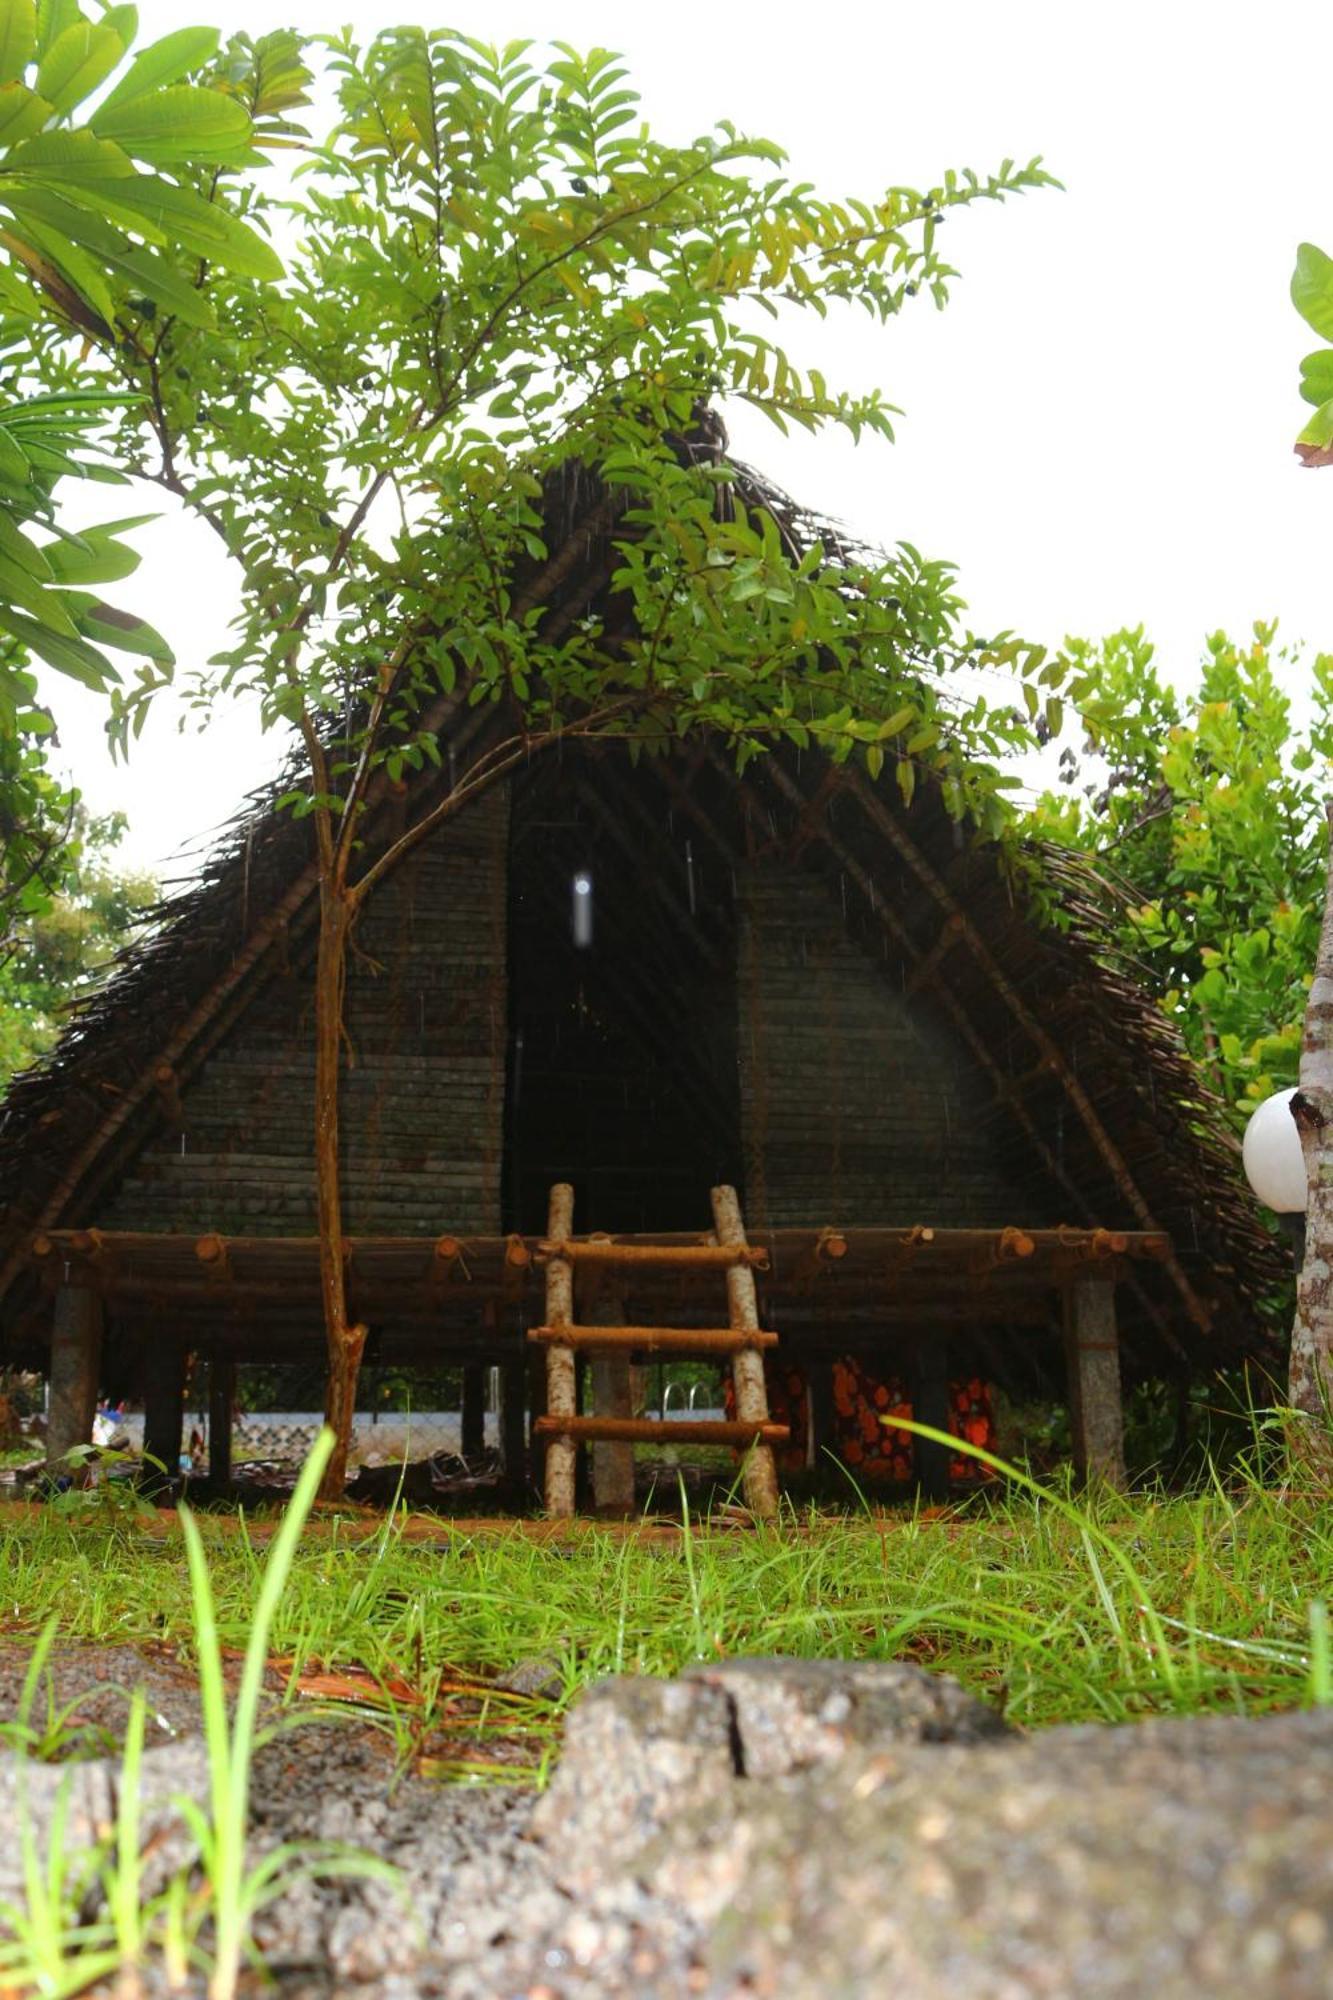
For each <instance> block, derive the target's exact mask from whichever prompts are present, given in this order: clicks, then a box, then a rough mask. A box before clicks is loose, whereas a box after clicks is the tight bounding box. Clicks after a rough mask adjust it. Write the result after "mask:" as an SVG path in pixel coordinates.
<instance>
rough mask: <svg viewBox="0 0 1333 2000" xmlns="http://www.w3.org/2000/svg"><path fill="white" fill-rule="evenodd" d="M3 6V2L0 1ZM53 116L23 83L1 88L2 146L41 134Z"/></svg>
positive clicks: (0, 132)
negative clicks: (37, 133)
mask: <svg viewBox="0 0 1333 2000" xmlns="http://www.w3.org/2000/svg"><path fill="white" fill-rule="evenodd" d="M0 5H3V0H0ZM50 116H51V107H50V105H49V104H48V103H47V101H46V99H45V98H44V97H39V96H38V95H37V93H36V91H35V90H29V89H28V87H27V85H26V84H23V83H6V84H4V85H3V86H0V146H5V147H8V146H17V145H18V144H19V143H20V141H21V140H23V139H31V138H32V136H33V134H34V133H36V132H40V131H41V129H42V127H43V125H45V123H46V121H47V119H48V118H49V117H50Z"/></svg>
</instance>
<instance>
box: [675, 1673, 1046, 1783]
mask: <svg viewBox="0 0 1333 2000" xmlns="http://www.w3.org/2000/svg"><path fill="white" fill-rule="evenodd" d="M685 1678H686V1679H687V1680H701V1681H703V1682H705V1683H706V1684H707V1685H708V1686H709V1687H714V1688H720V1689H721V1691H722V1693H723V1694H725V1695H726V1697H727V1699H728V1701H729V1702H730V1703H731V1706H732V1711H733V1714H734V1717H735V1729H734V1741H735V1744H736V1749H737V1770H738V1773H739V1775H740V1776H742V1777H746V1778H776V1777H781V1776H783V1775H784V1774H786V1773H787V1772H789V1771H802V1770H807V1769H809V1768H811V1767H812V1766H814V1765H819V1764H828V1763H831V1762H832V1761H833V1760H834V1759H835V1758H839V1757H845V1756H846V1755H847V1754H848V1752H849V1751H852V1750H873V1749H882V1748H883V1747H885V1746H886V1745H887V1744H890V1743H899V1742H912V1743H985V1742H993V1741H995V1740H996V1739H997V1738H1000V1737H1003V1736H1006V1735H1008V1734H1009V1733H1010V1732H1009V1731H1008V1729H1007V1728H1006V1725H1005V1723H1004V1722H1003V1721H1002V1720H1001V1718H1000V1716H999V1715H998V1714H997V1713H996V1711H995V1710H994V1709H992V1708H987V1707H986V1706H985V1704H984V1703H983V1702H979V1701H977V1700H976V1699H975V1698H974V1697H973V1696H972V1695H970V1694H967V1693H966V1692H965V1691H964V1690H963V1689H962V1688H961V1687H960V1686H959V1685H958V1682H957V1681H955V1680H953V1679H952V1678H951V1677H950V1676H949V1675H948V1674H928V1673H924V1672H923V1671H922V1669H921V1668H920V1667H912V1666H906V1665H903V1664H901V1663H900V1662H897V1661H893V1660H784V1659H757V1660H744V1659H741V1660H726V1661H723V1662H721V1663H720V1664H718V1665H711V1664H710V1665H706V1666H698V1667H690V1668H689V1669H688V1670H687V1672H686V1675H685Z"/></svg>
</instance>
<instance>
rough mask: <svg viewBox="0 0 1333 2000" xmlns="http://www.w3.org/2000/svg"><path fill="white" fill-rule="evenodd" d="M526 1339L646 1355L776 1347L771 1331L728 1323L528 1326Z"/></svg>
mask: <svg viewBox="0 0 1333 2000" xmlns="http://www.w3.org/2000/svg"><path fill="white" fill-rule="evenodd" d="M528 1339H529V1340H532V1341H536V1342H537V1343H538V1344H539V1345H541V1346H543V1347H575V1348H581V1349H585V1348H613V1349H616V1348H620V1349H625V1350H626V1351H629V1352H643V1353H647V1354H739V1353H740V1351H741V1349H742V1348H744V1347H776V1346H777V1344H778V1336H777V1335H776V1334H775V1333H759V1332H755V1333H749V1332H746V1331H745V1330H743V1329H742V1330H740V1331H737V1330H736V1328H734V1327H730V1326H574V1325H570V1326H530V1327H529V1328H528Z"/></svg>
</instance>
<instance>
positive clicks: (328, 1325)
mask: <svg viewBox="0 0 1333 2000" xmlns="http://www.w3.org/2000/svg"><path fill="white" fill-rule="evenodd" d="M350 926H351V909H350V907H349V904H348V902H347V899H346V897H345V896H344V895H343V894H342V892H341V889H340V886H339V885H338V884H337V883H336V882H331V881H327V880H326V881H324V882H322V883H321V884H320V897H319V949H318V953H317V956H316V960H315V1203H316V1212H317V1217H318V1227H319V1277H320V1289H321V1291H322V1294H323V1299H324V1337H325V1341H326V1343H327V1347H328V1385H327V1388H326V1391H325V1399H324V1420H325V1422H326V1423H327V1424H328V1426H329V1428H330V1430H332V1432H333V1436H334V1446H333V1454H332V1456H331V1458H330V1459H329V1462H328V1466H327V1468H326V1469H325V1473H324V1478H323V1480H322V1482H321V1484H320V1489H319V1497H320V1499H321V1500H341V1499H342V1497H343V1491H344V1488H345V1487H346V1484H347V1453H348V1449H349V1447H350V1445H351V1441H352V1416H353V1412H354V1411H355V1409H356V1382H357V1375H358V1373H359V1371H360V1367H361V1355H362V1352H363V1350H364V1348H365V1344H366V1329H365V1327H364V1326H361V1325H359V1324H358V1325H356V1326H352V1325H350V1324H349V1323H348V1316H347V1258H346V1248H345V1240H344V1236H343V1211H342V1185H341V1176H340V1171H339V1084H340V1081H341V1067H342V1038H343V992H344V988H345V986H346V979H347V938H348V932H349V930H350Z"/></svg>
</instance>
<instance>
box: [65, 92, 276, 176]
mask: <svg viewBox="0 0 1333 2000" xmlns="http://www.w3.org/2000/svg"><path fill="white" fill-rule="evenodd" d="M88 122H89V128H90V130H92V131H94V132H96V134H97V136H98V137H99V139H112V140H114V141H115V143H116V144H117V145H118V146H122V147H124V149H125V151H126V152H127V153H131V154H133V155H134V157H135V159H139V160H148V161H151V162H152V163H153V164H155V165H159V166H174V165H176V164H177V163H178V162H181V161H196V160H198V161H218V160H224V161H225V160H237V159H241V158H243V157H244V155H245V154H246V153H247V152H248V150H249V146H250V138H251V132H250V114H249V112H248V111H247V110H246V108H245V106H244V105H243V104H239V103H238V102H237V101H236V99H235V98H234V97H224V96H223V95H222V92H221V91H220V90H202V89H200V88H199V86H198V85H196V84H193V83H177V84H172V85H171V86H170V87H169V88H168V89H165V90H159V91H155V92H154V93H153V95H152V96H147V97H136V98H134V99H132V100H131V101H130V102H129V103H124V104H117V105H105V104H104V105H102V106H100V108H99V109H98V110H97V111H95V112H94V113H93V116H92V117H91V119H90V120H89V121H88Z"/></svg>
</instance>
